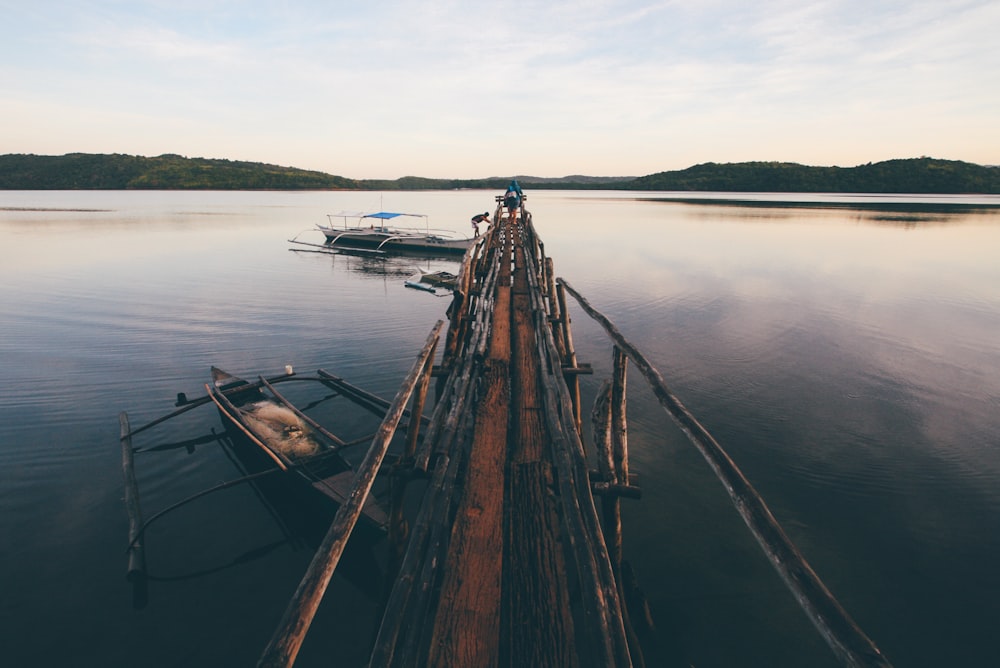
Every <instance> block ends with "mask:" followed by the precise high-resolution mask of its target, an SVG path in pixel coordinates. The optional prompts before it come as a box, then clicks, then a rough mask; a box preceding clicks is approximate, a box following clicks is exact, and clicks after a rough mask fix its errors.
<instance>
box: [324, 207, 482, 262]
mask: <svg viewBox="0 0 1000 668" xmlns="http://www.w3.org/2000/svg"><path fill="white" fill-rule="evenodd" d="M401 216H406V217H411V218H422V219H423V221H424V226H423V227H422V228H420V227H395V226H389V225H388V224H387V223H388V221H390V220H394V219H396V218H399V217H401ZM336 218H340V219H342V220H343V226H342V227H338V226H336V225H335V224H334V219H336ZM327 219H329V221H330V224H329V225H317V226H316V227H317V228H319V230H320V232H322V233H323V235H324V236H325V237H326V245H327V246H341V247H345V248H364V249H372V250H377V251H384V252H407V251H409V252H423V253H426V252H428V251H430V252H434V253H448V254H451V253H455V254H462V253H465V251H466V250H467V249H468V248H469V246H470V245H471V244H472V242H473V241H474V240H475V239H474V238H473V237H466V238H462V237H459V236H457V235H456V234H455V232H453V231H451V230H442V229H434V228H431V227H429V225H428V218H427V216H426V215H424V214H419V213H393V212H391V211H379V212H377V213H359V212H352V211H341V212H340V213H336V214H328V215H327ZM351 221H353V224H352V222H351Z"/></svg>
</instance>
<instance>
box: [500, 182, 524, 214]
mask: <svg viewBox="0 0 1000 668" xmlns="http://www.w3.org/2000/svg"><path fill="white" fill-rule="evenodd" d="M522 197H524V193H522V192H521V186H520V185H518V183H517V179H514V180H512V181H511V182H510V185H509V186H507V192H506V193H505V194H504V196H503V204H504V206H506V207H507V212H508V217H510V218H511V219H513V218H514V217H515V215H516V214H515V212H516V211H517V208H518V207H519V206H521V198H522Z"/></svg>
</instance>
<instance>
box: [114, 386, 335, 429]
mask: <svg viewBox="0 0 1000 668" xmlns="http://www.w3.org/2000/svg"><path fill="white" fill-rule="evenodd" d="M262 380H263V379H262ZM289 380H312V381H322V380H323V379H321V378H313V377H310V376H298V375H291V376H289V375H288V374H284V375H281V376H275V377H274V378H268V379H267V382H269V383H272V384H274V383H283V382H285V381H289ZM260 386H261V383H260V382H255V383H250V384H249V385H240V386H239V387H234V388H231V389H228V390H222V391H221V393H222V394H231V393H234V392H243V391H245V390H247V389H250V388H253V387H260ZM211 400H212V399H211V397H210V396H204V397H199V398H198V399H192V400H191V401H188V402H187V403H186V404H184V405H183V406H181V407H180V408H178V409H177V410H175V411H172V412H170V413H167V414H166V415H163V416H160V417H158V418H156V419H155V420H153V421H152V422H147V423H146V424H144V425H142V426H141V427H137V428H135V429H133V430H131V431H130V432H128V435H129V436H135V435H136V434H138V433H140V432H143V431H146V430H147V429H150V428H151V427H155V426H156V425H158V424H161V423H163V422H166V421H167V420H170V419H171V418H175V417H177V416H178V415H183V414H184V413H186V412H188V411H189V410H191V409H192V408H198V406H204V405H205V404H207V403H209V402H210V401H211Z"/></svg>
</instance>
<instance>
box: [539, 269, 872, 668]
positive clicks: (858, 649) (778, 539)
mask: <svg viewBox="0 0 1000 668" xmlns="http://www.w3.org/2000/svg"><path fill="white" fill-rule="evenodd" d="M557 283H558V285H559V286H560V287H562V286H565V288H566V290H568V291H569V292H570V294H572V295H573V297H574V298H575V299H576V301H577V302H578V303H579V304H580V306H581V307H582V308H583V310H584V311H585V312H586V313H587V314H588V315H590V317H592V318H593V319H594V320H596V321H597V322H598V323H600V324H601V326H602V327H603V328H604V330H605V331H606V332H607V333H608V336H610V337H611V339H612V340H613V341H614V342H615V344H616V345H617V346H619V347H620V348H621V349H622V351H624V352H625V353H626V354H627V355H628V356H629V357H630V358H632V361H633V362H634V363H635V365H636V367H637V368H638V369H639V371H640V372H641V373H642V375H643V376H644V377H645V378H646V380H647V381H648V382H649V384H650V386H651V387H652V389H653V394H655V395H656V398H657V399H658V400H659V402H660V405H661V406H663V408H664V409H665V410H666V411H667V413H668V414H669V415H670V416H671V417H672V418H673V419H674V421H675V422H676V423H677V425H678V426H679V427H680V428H681V431H682V432H683V433H684V435H685V436H687V438H688V440H690V441H691V443H692V444H693V445H694V446H695V447H696V448H697V449H698V451H699V452H700V453H701V455H702V456H703V457H704V458H705V461H706V462H708V464H709V466H710V467H711V469H712V471H713V472H714V473H715V475H716V477H717V478H718V479H719V481H720V482H721V483H722V485H723V487H724V488H725V489H726V492H727V493H728V494H729V496H730V498H731V499H732V501H733V504H734V505H735V507H736V510H737V511H738V512H739V513H740V516H741V517H742V518H743V521H744V523H745V524H746V525H747V527H748V528H749V529H750V532H751V533H752V534H753V535H754V537H755V538H756V539H757V542H758V544H759V545H760V546H761V548H762V549H763V551H764V554H765V555H767V558H768V560H769V561H770V562H771V565H772V566H774V568H775V570H777V571H778V574H779V575H780V576H781V578H782V579H783V580H784V581H785V584H786V585H787V586H788V588H789V590H791V592H792V594H793V595H794V596H795V598H796V600H797V601H798V602H799V605H800V606H801V607H802V609H803V611H805V613H806V616H808V617H809V619H810V620H811V621H812V623H813V625H815V627H816V628H817V630H818V631H819V632H820V635H821V636H822V637H823V639H824V640H826V642H827V644H828V645H829V646H830V648H831V649H832V650H833V653H834V654H835V655H836V656H837V657H838V658H839V659H840V661H841V662H842V663H843V664H844V665H847V666H866V667H875V666H889V665H891V664H890V663H889V661H888V660H887V659H886V658H885V657H884V656H883V655H882V652H880V651H879V649H878V647H876V646H875V643H873V642H872V641H871V639H870V638H869V637H868V636H867V635H865V633H864V631H862V630H861V628H860V627H859V626H858V625H857V624H856V623H855V622H854V620H853V619H852V618H851V616H850V615H848V614H847V611H846V610H844V608H843V607H842V606H841V605H840V603H839V602H838V601H837V599H835V598H834V597H833V594H831V593H830V590H829V589H827V588H826V585H824V584H823V582H822V581H821V580H820V579H819V576H818V575H816V572H815V571H813V569H812V567H811V566H810V565H809V563H808V562H807V561H806V559H805V557H804V556H802V553H801V552H800V551H799V549H798V548H797V547H796V546H795V544H794V543H793V542H792V541H791V539H789V538H788V535H787V534H785V532H784V530H783V529H782V528H781V525H779V524H778V521H777V520H776V519H775V518H774V515H772V514H771V510H770V509H769V508H768V507H767V504H766V503H764V499H763V498H762V497H761V496H760V494H759V493H758V492H757V490H756V489H754V487H753V485H751V484H750V481H749V480H747V479H746V476H744V475H743V472H742V471H740V469H739V467H737V466H736V463H735V462H734V461H733V460H732V458H730V456H729V455H728V454H727V453H726V451H725V450H723V449H722V446H721V445H719V443H718V442H717V441H716V440H715V439H714V438H713V437H712V435H711V434H709V433H708V430H707V429H705V427H703V426H702V425H701V423H700V422H698V421H697V420H696V419H695V417H694V416H693V415H692V414H691V413H690V412H689V411H688V409H687V408H686V407H685V406H684V404H682V403H681V402H680V400H679V399H678V398H677V397H676V396H675V395H674V394H673V393H672V392H671V391H670V390H669V389H668V388H667V384H666V383H665V382H664V380H663V377H662V376H661V375H660V372H659V371H657V370H656V369H655V368H654V367H653V365H651V364H650V363H649V361H647V360H646V358H645V356H644V355H643V354H642V353H641V352H639V350H638V349H637V348H636V347H635V346H633V345H632V344H631V343H629V341H628V340H627V339H625V337H624V336H623V335H622V333H621V332H620V331H619V330H618V328H617V327H615V325H614V324H613V323H612V322H611V321H610V320H608V318H607V317H606V316H604V314H602V313H601V312H599V311H598V310H597V309H595V308H594V307H593V306H591V304H590V302H589V301H587V300H586V299H585V298H584V297H583V295H581V294H580V293H579V292H577V291H576V290H574V289H573V288H572V286H570V285H569V283H567V282H566V281H565V279H562V278H560V279H557Z"/></svg>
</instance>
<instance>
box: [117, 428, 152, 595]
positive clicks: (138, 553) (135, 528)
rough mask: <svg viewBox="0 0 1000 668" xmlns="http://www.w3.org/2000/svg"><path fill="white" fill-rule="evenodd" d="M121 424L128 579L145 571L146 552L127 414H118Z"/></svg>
mask: <svg viewBox="0 0 1000 668" xmlns="http://www.w3.org/2000/svg"><path fill="white" fill-rule="evenodd" d="M118 422H119V425H120V426H121V444H122V474H123V475H124V476H125V510H126V512H127V513H128V544H129V548H128V571H127V573H126V575H127V577H128V579H129V580H134V579H136V578H141V577H142V576H143V575H145V571H146V552H145V548H144V547H143V541H142V538H141V537H140V536H139V532H140V531H141V529H142V511H141V510H140V508H139V485H138V483H137V482H136V479H135V461H134V458H133V456H132V435H131V433H130V430H129V423H128V415H127V414H126V413H125V412H124V411H122V412H121V414H120V415H119V416H118Z"/></svg>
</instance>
